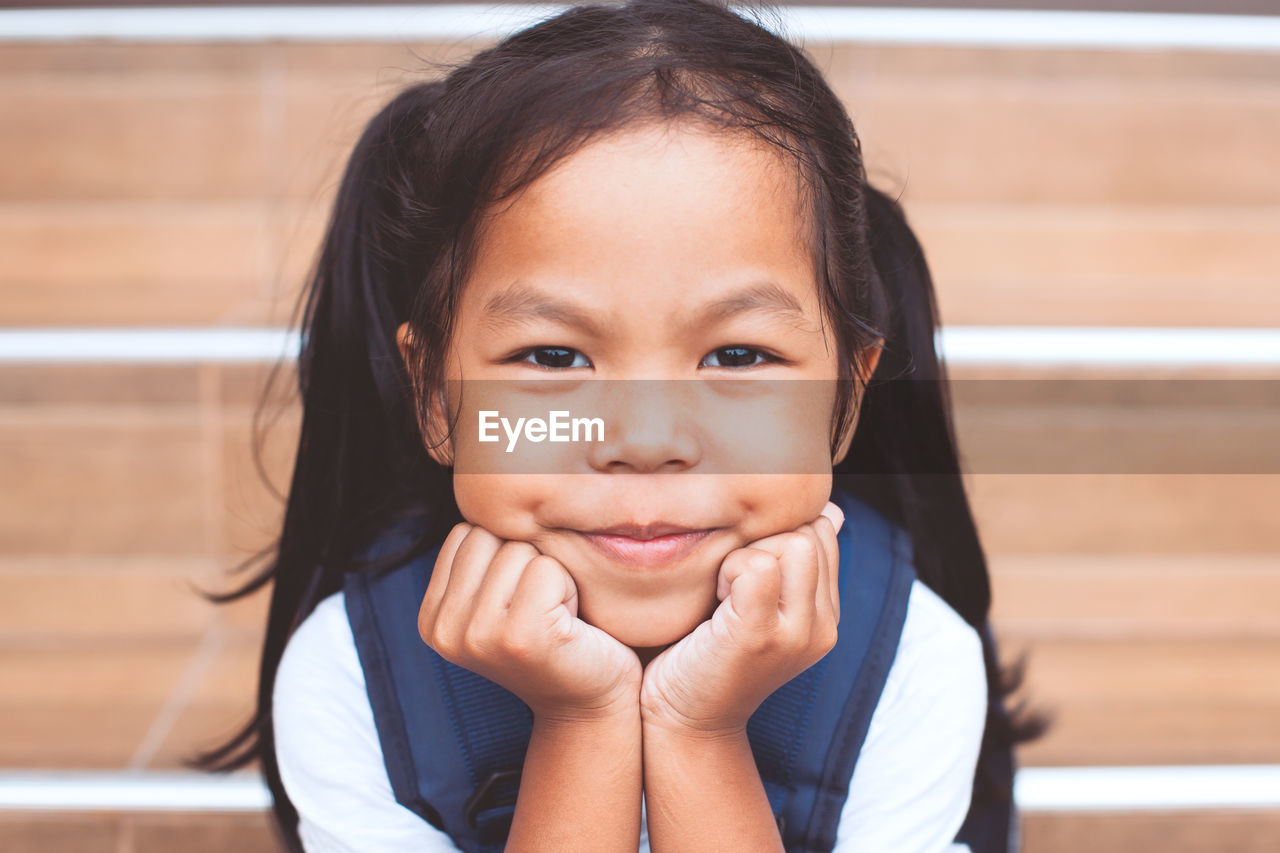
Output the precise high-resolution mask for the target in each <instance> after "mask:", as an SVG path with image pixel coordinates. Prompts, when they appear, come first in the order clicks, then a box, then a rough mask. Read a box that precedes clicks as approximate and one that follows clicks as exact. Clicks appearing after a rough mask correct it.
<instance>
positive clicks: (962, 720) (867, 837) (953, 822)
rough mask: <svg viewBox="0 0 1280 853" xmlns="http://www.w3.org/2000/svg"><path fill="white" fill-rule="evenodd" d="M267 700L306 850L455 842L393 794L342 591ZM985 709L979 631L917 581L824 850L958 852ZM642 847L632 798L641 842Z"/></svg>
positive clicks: (293, 648) (322, 608)
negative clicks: (831, 838) (829, 847)
mask: <svg viewBox="0 0 1280 853" xmlns="http://www.w3.org/2000/svg"><path fill="white" fill-rule="evenodd" d="M273 703H274V710H273V719H274V732H275V748H276V759H277V761H278V762H279V767H280V777H281V780H282V781H283V783H284V788H285V791H286V793H288V795H289V799H290V800H292V802H293V805H294V806H295V807H296V808H297V810H298V833H299V836H300V837H301V839H302V844H303V847H304V848H305V849H306V850H307V851H308V853H392V851H397V853H398V851H418V852H419V853H437V851H440V853H444V852H445V851H457V850H458V849H459V848H458V847H457V846H456V845H454V843H453V841H452V840H451V839H450V838H449V836H448V835H447V834H446V833H444V832H442V831H440V830H438V829H436V828H435V827H433V826H432V825H431V824H429V823H427V822H426V821H425V820H423V819H422V818H420V817H418V815H416V814H414V813H413V812H411V811H409V809H407V808H405V807H404V806H402V805H400V804H399V803H397V802H396V800H395V796H394V794H392V791H391V782H390V780H389V778H388V776H387V769H386V765H385V763H384V761H383V757H382V751H381V746H380V744H379V741H378V732H377V728H376V727H375V724H374V719H373V710H372V708H371V706H370V704H369V696H368V693H367V692H366V687H365V681H364V671H363V670H362V669H361V667H360V659H359V656H358V655H357V652H356V647H355V639H354V637H353V635H352V632H351V623H350V622H349V621H348V620H347V612H346V606H345V602H344V600H343V595H342V593H341V592H337V593H334V594H333V595H331V596H329V597H328V598H326V599H325V600H324V601H322V602H320V604H319V605H317V607H316V609H315V611H314V612H312V614H311V615H310V616H308V617H307V619H306V620H304V621H303V623H302V624H301V625H299V626H298V629H297V631H295V632H294V634H293V636H292V637H290V639H289V642H288V645H287V646H286V647H285V651H284V656H283V657H282V659H281V661H280V669H279V671H278V672H277V674H276V682H275V690H274V694H273ZM986 708H987V686H986V672H985V669H984V667H983V662H982V644H981V640H980V639H979V637H978V633H977V632H976V631H975V630H974V629H973V628H972V627H970V626H969V625H968V624H967V623H966V622H965V621H964V620H963V619H961V618H960V616H959V615H957V614H956V612H955V611H954V610H952V609H951V608H950V607H949V606H948V605H947V603H946V602H944V601H943V600H942V599H941V598H939V597H938V596H937V595H936V594H935V593H934V592H933V591H932V590H930V589H929V588H928V587H927V586H925V585H924V584H923V583H921V582H920V581H919V580H917V581H915V583H914V584H913V586H912V588H911V593H910V596H909V598H908V604H907V616H906V622H905V624H904V626H903V631H902V638H901V640H900V642H899V645H898V651H897V654H896V656H895V657H894V660H893V665H892V666H891V667H890V669H889V675H888V679H887V680H886V682H885V687H884V691H883V693H882V694H881V697H880V703H879V704H878V705H877V706H876V709H875V711H874V712H873V714H872V717H871V724H870V728H869V729H868V731H867V738H866V742H865V743H864V744H863V747H862V751H861V753H860V754H859V757H858V761H857V764H856V765H855V769H854V774H853V779H852V781H851V782H850V785H849V796H848V798H847V799H846V801H845V804H844V808H843V810H842V811H841V813H840V824H839V826H838V828H837V832H836V844H835V848H834V851H833V853H851V851H855V850H858V851H863V850H875V851H901V853H933V851H949V853H960V851H964V853H967V851H968V847H967V846H966V845H960V844H951V841H952V839H954V838H955V834H956V832H957V831H958V830H959V829H960V824H961V823H963V821H964V817H965V814H966V813H967V812H968V809H969V797H970V793H971V787H972V784H973V773H974V768H975V766H976V764H977V759H978V749H979V747H980V745H981V741H982V732H983V725H984V721H985V719H986ZM641 808H642V810H643V798H642V800H641ZM648 851H649V838H648V832H647V829H646V824H645V819H644V816H643V811H642V816H641V821H640V844H639V853H648Z"/></svg>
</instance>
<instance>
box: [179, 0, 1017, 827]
mask: <svg viewBox="0 0 1280 853" xmlns="http://www.w3.org/2000/svg"><path fill="white" fill-rule="evenodd" d="M769 9H770V7H767V6H765V7H758V11H759V12H761V13H767V11H768V10H769ZM775 29H776V28H775ZM434 65H435V69H434V70H435V71H436V72H439V73H436V74H434V75H433V76H431V77H430V78H429V79H424V80H422V81H421V82H417V83H413V84H411V85H409V86H408V87H407V88H405V89H403V90H402V91H401V92H400V93H399V94H398V95H396V97H395V98H394V99H393V100H391V101H390V103H388V104H387V105H386V106H385V107H384V108H383V109H382V110H381V111H380V112H378V114H377V115H375V116H374V117H373V119H372V120H371V121H370V122H369V124H368V126H367V127H366V128H365V130H364V132H363V134H362V136H361V137H360V139H359V141H358V142H357V144H356V146H355V148H354V150H353V151H352V154H351V157H350V160H349V162H348V164H347V167H346V171H345V173H344V175H343V178H342V182H341V184H340V186H339V189H338V193H337V198H336V201H335V203H334V207H333V210H332V214H331V217H330V219H329V222H328V227H327V230H326V233H325V236H324V241H323V244H322V246H321V249H320V252H319V256H318V258H317V260H316V262H315V264H314V266H313V267H312V269H311V271H310V273H309V277H308V287H307V289H306V290H305V292H304V293H303V301H300V303H299V305H300V307H301V313H302V317H301V319H300V321H299V325H300V327H301V350H300V353H299V358H298V388H299V392H300V395H301V402H302V425H301V433H300V437H299V441H298V451H297V457H296V460H295V465H294V470H293V477H292V482H291V485H290V488H289V493H288V497H287V503H286V507H285V514H284V523H283V528H282V530H281V532H280V536H279V538H278V540H277V541H276V542H275V543H273V544H272V545H271V546H270V547H269V548H267V549H266V550H264V551H263V552H261V553H260V554H259V555H257V557H255V558H253V559H256V560H261V559H263V558H264V557H265V558H267V563H266V565H265V566H264V567H262V568H261V569H260V570H259V571H258V572H257V573H256V574H255V575H254V576H253V577H252V578H250V579H249V580H248V581H247V582H246V583H244V584H243V586H242V587H241V588H239V589H236V590H234V591H232V592H229V593H226V594H223V595H218V596H213V595H211V596H209V597H210V598H211V599H212V600H216V601H230V600H234V599H237V598H240V597H243V596H245V595H249V594H250V593H252V592H254V591H255V590H257V589H259V588H261V587H263V586H265V585H267V584H268V583H272V584H273V586H272V592H271V605H270V614H269V617H268V622H267V630H266V637H265V641H264V645H263V649H262V662H261V668H260V674H259V684H258V699H257V712H256V714H255V715H254V716H253V718H252V719H251V720H249V721H248V723H247V724H246V725H245V726H244V728H243V729H242V730H240V731H239V732H238V733H237V734H235V735H234V736H233V737H231V738H230V739H229V740H228V741H227V742H226V743H224V744H222V745H221V746H219V747H217V748H215V749H212V750H210V751H208V752H204V753H201V754H199V755H198V756H197V757H195V758H194V759H188V761H187V763H188V766H192V767H197V768H200V769H205V770H210V771H228V770H232V769H235V768H238V767H242V766H245V765H247V764H249V763H251V762H253V761H254V760H255V759H257V760H259V761H260V762H261V767H262V771H263V774H264V776H265V779H266V782H267V785H268V787H269V788H270V790H271V793H272V795H273V797H274V812H275V816H276V820H277V824H278V829H279V831H280V833H281V835H282V838H283V840H284V842H285V844H286V846H287V847H288V848H289V849H290V850H300V849H301V845H300V842H299V840H298V836H297V828H296V823H297V813H296V811H295V810H294V808H293V806H292V804H291V803H290V801H289V798H288V796H287V794H286V792H285V790H284V788H283V786H282V784H281V781H280V776H279V770H278V766H277V763H276V758H275V749H274V739H273V736H272V702H271V696H272V689H273V686H274V684H275V675H276V671H277V668H278V666H279V663H280V659H281V656H282V654H283V652H284V648H285V645H286V643H287V642H288V639H289V637H290V636H291V634H292V633H293V631H294V629H295V628H296V627H297V626H298V625H299V624H300V623H301V621H302V620H303V619H304V618H306V617H307V616H308V615H309V614H310V613H311V612H312V610H313V609H314V608H315V606H316V604H318V603H319V602H320V601H321V600H322V599H324V598H325V597H326V596H328V595H330V594H331V593H333V592H336V591H338V590H339V589H340V588H341V586H342V576H343V573H344V572H347V571H358V570H376V568H378V567H374V566H370V565H366V564H363V563H362V562H361V561H360V560H359V559H358V558H357V555H358V552H359V551H360V549H361V548H362V547H363V546H365V545H366V544H368V543H369V541H370V540H371V538H372V537H373V536H375V535H376V533H377V531H378V530H379V529H381V528H382V526H383V525H385V524H386V523H388V522H389V521H390V520H392V519H393V518H394V517H397V516H402V515H406V514H414V515H418V516H421V517H423V518H425V522H424V524H423V526H422V530H423V534H422V537H421V539H420V540H419V541H417V542H415V543H413V544H412V545H411V546H409V548H408V549H407V550H406V551H405V552H404V553H403V554H400V555H391V557H389V558H387V559H384V561H383V565H386V564H388V563H391V562H394V561H395V560H402V559H404V558H405V557H406V556H408V555H411V554H421V553H425V552H426V551H427V550H429V549H430V548H431V547H434V546H435V545H437V544H439V542H440V541H441V540H442V539H443V537H444V535H445V534H446V532H447V531H448V529H449V528H450V527H451V526H452V525H453V524H454V523H455V522H457V521H459V520H461V516H460V514H459V513H458V508H457V505H456V503H455V502H454V499H453V489H452V481H451V474H452V472H451V470H450V469H449V468H446V467H443V466H441V465H439V464H437V463H436V462H435V461H434V460H432V459H431V457H430V455H429V454H428V453H427V451H426V448H425V446H424V437H426V436H427V433H426V430H425V427H424V426H423V425H424V424H425V423H426V421H427V419H426V417H425V412H426V409H427V405H428V403H427V401H428V400H429V399H430V396H431V395H432V394H434V393H437V391H436V389H439V388H440V387H441V385H442V382H443V375H442V370H443V363H444V359H443V358H442V355H443V353H444V352H445V349H446V347H447V346H448V343H449V337H450V335H451V333H452V328H451V326H452V318H453V317H454V308H455V306H456V304H457V300H458V296H459V293H460V291H461V288H462V284H463V282H464V281H465V280H466V278H467V273H468V270H469V268H470V266H471V264H472V260H473V258H474V255H475V245H476V243H477V240H478V239H479V238H480V237H481V236H482V234H481V231H480V229H481V225H482V221H483V220H482V217H483V215H484V214H485V213H486V211H488V210H490V209H492V208H493V207H495V206H496V205H498V204H500V203H501V202H503V201H504V200H506V199H509V198H512V197H513V196H514V195H515V194H516V193H517V192H519V191H520V190H522V189H523V188H525V187H527V186H528V185H529V184H530V183H531V182H533V181H534V180H536V179H537V178H538V177H539V176H540V175H542V174H544V173H545V172H546V171H547V170H548V169H549V168H551V167H552V166H553V165H554V164H555V163H557V162H558V161H560V160H561V159H563V158H564V157H566V156H568V155H570V154H572V153H573V152H574V151H576V150H578V149H579V148H581V147H582V146H583V145H585V144H586V143H588V142H590V141H591V140H593V139H596V138H598V137H600V136H602V135H604V134H607V133H613V132H617V131H619V130H621V129H624V128H626V127H628V126H632V125H634V124H636V123H640V122H675V121H678V122H681V123H698V124H700V125H703V126H705V127H708V128H711V129H714V130H716V131H718V132H725V133H737V134H753V135H754V136H755V137H757V138H759V139H762V140H765V141H766V142H768V143H770V144H772V145H774V146H775V147H776V148H777V150H778V151H779V152H781V154H782V155H783V156H785V157H786V158H787V161H788V162H789V163H792V164H793V166H794V169H795V173H796V175H797V178H798V184H799V186H800V189H801V196H802V197H801V199H800V201H801V203H802V205H801V206H802V210H803V211H804V215H805V217H806V219H807V220H808V222H807V226H808V227H807V229H806V232H805V233H806V234H807V239H808V241H809V245H808V249H809V251H810V253H811V256H812V259H813V262H814V269H815V270H816V271H817V273H818V283H819V287H820V288H821V297H822V301H823V306H824V309H825V312H826V315H827V316H828V317H829V318H830V320H831V325H832V328H833V330H834V333H835V337H836V339H837V341H838V345H839V354H840V364H841V374H840V377H839V381H840V383H841V387H842V388H843V389H844V390H845V391H847V392H849V393H842V394H840V395H839V403H838V407H837V411H836V412H834V413H833V430H832V432H833V436H838V435H842V434H843V433H844V428H845V427H846V426H847V425H849V424H850V423H851V422H852V419H853V417H854V416H855V414H856V415H857V418H858V419H857V428H856V431H855V433H854V437H853V441H852V444H851V446H850V450H849V453H848V454H847V456H846V457H845V459H844V460H842V461H841V463H840V464H839V465H836V466H834V467H833V473H834V478H835V481H836V485H837V486H838V487H844V488H846V489H848V490H849V491H851V492H854V493H855V494H859V495H861V496H863V497H865V498H866V499H867V500H869V501H871V502H872V503H873V504H874V505H875V506H876V507H877V508H879V509H880V510H881V511H882V512H883V513H884V514H886V515H887V516H888V517H890V518H891V519H892V520H894V521H896V522H898V523H899V524H901V525H903V526H904V527H905V528H906V529H907V530H908V531H909V533H910V535H911V538H912V541H913V544H914V550H915V555H916V568H917V572H918V574H919V577H920V578H921V579H922V580H923V581H924V582H925V583H926V584H928V585H929V586H930V587H931V588H932V589H934V590H935V591H936V592H937V593H938V594H939V595H940V596H942V598H943V599H945V600H946V601H947V602H948V603H949V604H950V605H951V606H952V608H954V609H955V610H956V612H958V613H959V614H960V615H961V616H962V617H963V618H964V619H965V621H967V622H968V623H969V624H970V625H972V626H974V627H975V628H976V629H978V630H979V631H980V632H981V633H982V636H983V644H984V650H985V652H986V659H987V674H988V685H989V694H990V697H991V700H992V701H991V703H990V713H989V716H988V722H987V730H986V735H985V737H984V742H983V748H982V754H981V756H980V759H979V772H978V777H977V780H976V785H975V796H974V809H975V810H976V809H978V808H981V807H990V806H992V805H994V806H996V807H1003V808H1006V809H1007V807H1008V804H1009V802H1010V797H1011V792H1010V790H1009V784H1008V782H1009V778H1010V775H1009V773H1008V772H1007V771H1008V767H1007V764H1005V763H1002V762H1003V761H1004V759H1005V758H1007V756H1008V755H1009V753H1010V746H1011V744H1012V743H1014V742H1016V741H1017V740H1019V739H1023V738H1025V737H1027V736H1030V735H1033V734H1034V733H1035V729H1036V722H1035V721H1032V722H1031V723H1029V724H1026V725H1022V726H1019V725H1015V724H1014V723H1013V722H1012V721H1011V719H1010V717H1009V715H1008V714H1007V713H1006V712H1005V709H1004V703H1003V701H1002V697H1003V696H1004V695H1005V694H1006V693H1007V692H1008V691H1009V690H1010V689H1012V687H1013V683H1012V680H1011V679H1009V678H1007V677H1005V676H1003V675H1002V671H1001V668H1000V666H999V665H998V660H997V657H996V654H995V647H994V641H993V639H992V637H991V634H990V632H989V630H988V629H987V615H988V610H989V608H990V598H991V593H990V584H989V579H988V573H987V565H986V560H985V557H984V555H983V550H982V547H981V544H980V542H979V538H978V533H977V529H976V526H975V524H974V520H973V517H972V514H971V512H970V508H969V503H968V500H967V498H966V496H965V492H964V488H963V484H962V482H961V478H960V466H959V460H958V452H957V446H956V440H955V435H954V430H953V426H952V420H951V404H950V400H949V399H948V396H947V386H946V375H945V372H944V367H943V365H942V362H941V360H940V359H939V357H938V354H937V352H936V350H935V348H934V332H935V330H936V328H937V325H938V321H937V310H936V305H935V300H934V292H933V283H932V280H931V279H930V276H929V271H928V267H927V264H926V263H925V259H924V254H923V251H922V250H921V248H920V245H919V243H918V242H917V241H916V239H915V236H914V234H913V233H912V231H911V229H910V227H909V226H908V224H907V221H906V219H905V216H904V213H903V210H902V208H901V206H900V205H899V204H898V203H897V202H896V201H895V200H893V199H891V198H890V197H889V196H887V195H886V194H884V193H883V192H881V191H880V190H878V189H876V188H874V187H872V186H871V185H870V184H869V183H868V181H867V177H866V170H865V168H864V165H863V160H862V151H861V145H860V142H859V139H858V136H857V133H856V132H855V130H854V127H853V124H852V122H851V121H850V120H849V117H848V114H847V113H846V111H845V109H844V106H843V105H842V103H841V102H840V100H839V98H838V97H837V96H836V95H835V94H834V92H833V91H832V90H831V88H830V87H829V86H828V85H827V83H826V81H825V80H824V79H823V77H822V75H821V73H820V72H819V71H818V69H817V68H816V67H815V66H814V64H813V63H812V62H811V61H810V60H809V59H808V58H807V57H806V55H805V54H804V52H803V51H802V50H800V49H799V48H797V47H795V46H794V45H792V44H791V43H790V42H789V41H787V40H786V39H785V38H783V37H780V36H778V35H775V34H774V32H772V31H771V30H770V28H768V27H766V26H764V25H762V24H761V23H759V22H758V21H755V20H751V19H750V18H749V17H747V16H746V15H745V14H743V13H741V12H739V11H733V10H730V9H729V8H728V7H727V5H725V3H724V2H723V0H631V2H628V3H625V4H623V5H579V6H574V7H571V8H569V9H568V10H566V11H564V12H562V13H560V14H558V15H556V16H555V17H552V18H549V19H547V20H545V21H542V22H540V23H538V24H536V25H534V26H531V27H528V28H526V29H524V30H521V31H519V32H516V33H514V34H513V35H511V36H509V37H507V38H505V39H503V40H502V41H500V42H498V43H497V44H495V45H493V46H491V47H489V48H486V49H484V50H481V51H479V52H478V53H476V54H475V55H474V56H472V57H471V58H470V59H469V60H468V61H465V62H460V63H456V64H448V65H444V64H434ZM295 315H296V312H295ZM295 319H296V316H295ZM406 321H407V322H408V323H409V328H410V330H411V335H410V337H409V342H408V346H407V352H406V353H405V358H404V359H403V360H402V358H401V354H400V352H399V350H398V347H397V344H396V329H397V327H398V326H399V325H400V324H401V323H403V322H406ZM880 340H883V342H884V351H883V355H882V357H881V359H880V362H879V364H878V366H877V369H876V373H875V375H874V376H866V375H865V371H864V370H863V369H862V368H861V364H862V362H861V361H860V360H859V358H858V355H859V354H860V353H862V352H863V351H864V350H865V348H866V347H868V346H871V345H873V344H875V343H876V342H878V341H880ZM406 365H408V366H406ZM273 378H274V377H273ZM855 383H857V385H858V386H859V387H864V388H865V389H866V390H865V394H864V396H863V397H862V403H861V407H860V411H858V412H855V411H854V406H853V400H854V395H853V393H852V392H853V391H854V390H855ZM255 424H256V419H255ZM255 431H256V428H255ZM252 561H253V560H251V561H250V562H252ZM247 565H248V564H246V565H242V566H241V567H240V568H239V569H237V571H241V570H243V569H245V568H247ZM971 814H972V812H971Z"/></svg>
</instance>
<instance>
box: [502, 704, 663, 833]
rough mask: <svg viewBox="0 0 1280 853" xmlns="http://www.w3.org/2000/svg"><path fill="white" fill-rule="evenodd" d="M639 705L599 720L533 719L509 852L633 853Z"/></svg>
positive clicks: (637, 824) (637, 812) (636, 827)
mask: <svg viewBox="0 0 1280 853" xmlns="http://www.w3.org/2000/svg"><path fill="white" fill-rule="evenodd" d="M641 773H642V767H641V751H640V713H639V710H638V709H635V710H633V711H631V712H624V713H620V714H616V715H613V716H611V717H609V718H607V719H604V720H590V721H588V720H572V721H566V720H547V719H539V718H538V717H537V716H535V717H534V723H533V735H532V738H531V739H530V741H529V748H528V751H527V752H526V753H525V760H524V769H523V772H522V773H521V777H520V793H519V796H518V797H517V800H516V811H515V815H514V817H513V818H512V824H511V833H510V835H509V836H508V840H507V847H506V849H507V850H508V851H511V853H533V852H534V851H556V853H562V851H565V850H574V851H578V850H581V851H601V853H615V851H625V853H635V851H636V849H637V847H638V846H639V841H640V791H641V782H642V776H641Z"/></svg>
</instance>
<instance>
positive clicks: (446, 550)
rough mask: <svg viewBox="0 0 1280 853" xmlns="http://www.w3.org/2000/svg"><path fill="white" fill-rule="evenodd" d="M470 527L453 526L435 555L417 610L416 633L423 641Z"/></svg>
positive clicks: (429, 629)
mask: <svg viewBox="0 0 1280 853" xmlns="http://www.w3.org/2000/svg"><path fill="white" fill-rule="evenodd" d="M471 528H472V525H470V524H467V523H466V522H460V523H458V524H455V525H454V526H453V529H452V530H450V531H449V535H447V536H445V538H444V542H443V543H442V544H441V545H440V550H439V551H438V552H437V553H436V563H435V566H434V567H433V568H432V570H431V579H430V580H429V581H428V582H427V591H426V593H425V594H424V595H423V597H422V606H421V607H420V608H419V609H418V633H419V634H421V635H422V638H423V639H424V640H425V639H426V638H427V635H428V634H429V633H430V631H431V626H432V625H434V624H435V621H436V616H437V611H438V610H439V608H440V599H441V598H443V597H444V591H445V588H446V587H447V586H448V585H449V574H450V572H451V571H452V568H453V559H454V556H455V555H456V554H457V553H458V546H459V545H461V544H462V540H463V539H465V538H466V537H467V534H468V533H470V532H471Z"/></svg>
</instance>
